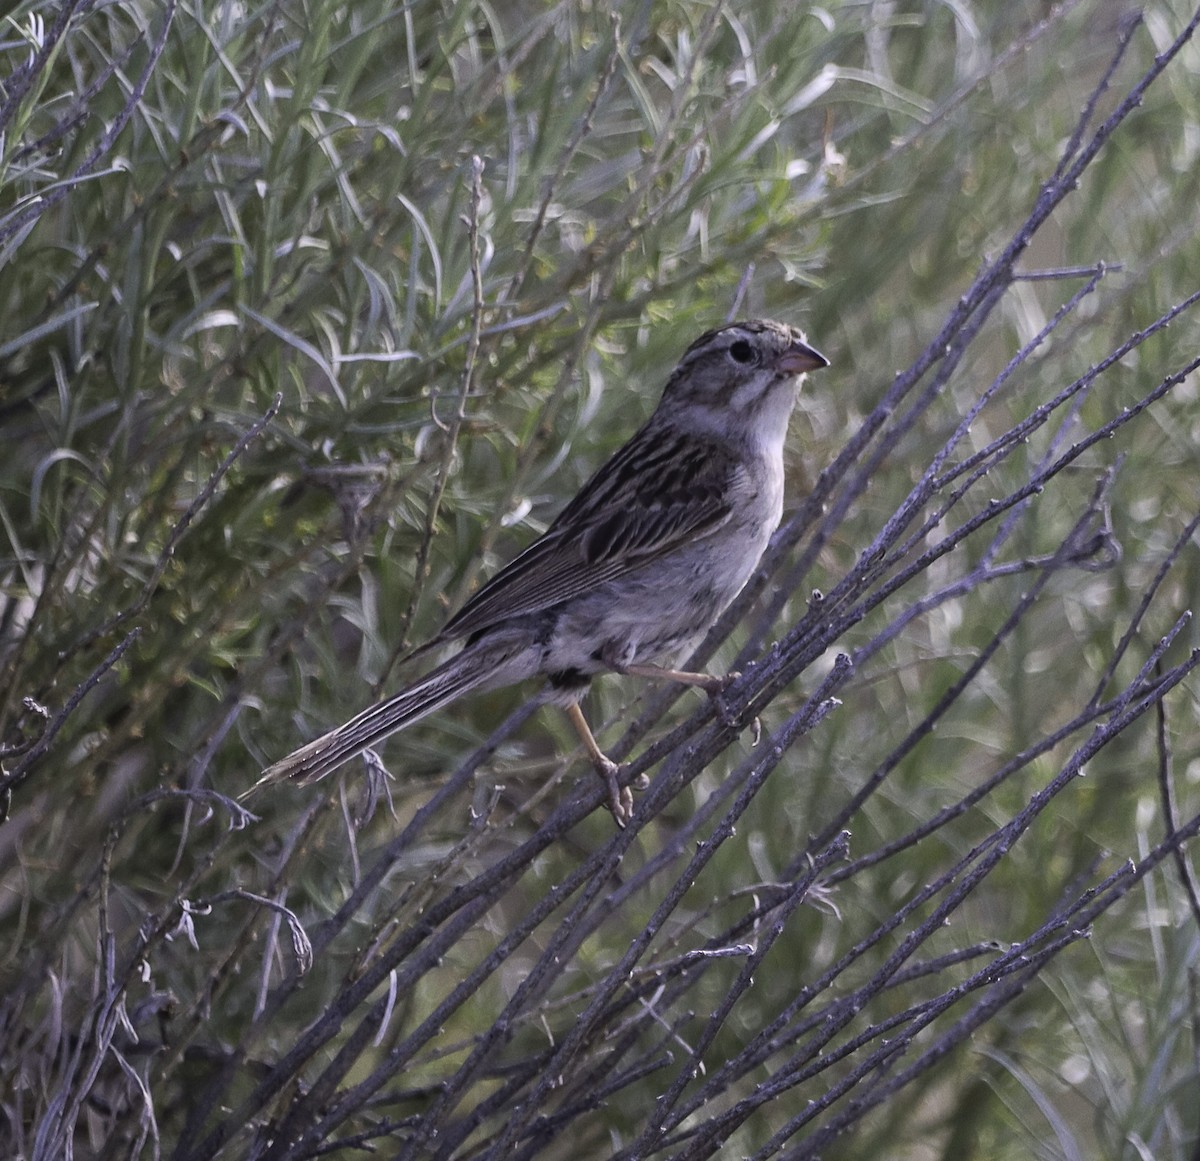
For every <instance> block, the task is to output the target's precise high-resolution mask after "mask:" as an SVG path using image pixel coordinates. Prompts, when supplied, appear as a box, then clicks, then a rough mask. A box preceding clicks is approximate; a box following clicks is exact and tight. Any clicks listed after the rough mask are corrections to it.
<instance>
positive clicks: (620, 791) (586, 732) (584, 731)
mask: <svg viewBox="0 0 1200 1161" xmlns="http://www.w3.org/2000/svg"><path fill="white" fill-rule="evenodd" d="M567 717H568V718H570V719H571V725H573V726H574V727H575V732H576V733H577V734H578V735H579V740H580V741H581V742H583V747H584V749H585V750H587V752H588V757H589V758H590V759H591V760H592V766H593V767H595V770H596V773H597V774H599V775H600V779H601V781H602V782H603V783H604V785H605V786H607V787H608V808H609V810H611V811H612V813H613V818H615V819H616V821H617V826H620V827H624V826H625V824H626V823H627V822H628V821H629V820H630V819H631V818H632V817H633V793H632V791H631V790H630V789H629V787H628V786H622V785H621V784H620V783H619V782H618V781H617V774H618V772H619V771H620V769H621V767H620V765H619V764H618V763H616V762H614V761H613V760H612V759H611V758H610V757H609V756H608V755H607V754H606V753H605V752H604V751H603V750H602V749H600V744H599V743H598V742H597V741H596V738H595V736H594V735H593V734H592V730H591V727H590V726H589V725H588V724H587V718H585V717H584V716H583V710H581V709H580V708H579V703H578V702H577V701H573V702H571V704H570V705H569V706H567Z"/></svg>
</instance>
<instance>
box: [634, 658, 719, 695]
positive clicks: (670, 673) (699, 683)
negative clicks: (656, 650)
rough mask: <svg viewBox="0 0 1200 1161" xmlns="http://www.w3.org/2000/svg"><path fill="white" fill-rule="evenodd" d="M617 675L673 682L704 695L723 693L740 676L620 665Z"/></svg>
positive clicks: (658, 666) (648, 666) (655, 666)
mask: <svg viewBox="0 0 1200 1161" xmlns="http://www.w3.org/2000/svg"><path fill="white" fill-rule="evenodd" d="M613 668H614V669H617V672H618V673H628V674H630V675H632V676H633V677H648V678H650V680H651V681H674V682H677V683H678V684H679V685H694V686H696V688H697V689H702V690H704V692H705V693H709V694H718V693H724V692H725V690H727V689H728V688H729V687H730V686H731V685H732V684H733V683H734V682H735V681H737V679H738V678H739V677H741V676H742V675H741V674H740V673H738V672H737V671H736V670H734V671H733V672H731V673H727V674H725V676H724V677H713V675H712V674H711V673H691V672H689V671H688V670H686V669H664V668H663V667H662V666H661V665H622V666H620V667H619V668H618V667H616V666H614V667H613Z"/></svg>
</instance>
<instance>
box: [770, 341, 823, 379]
mask: <svg viewBox="0 0 1200 1161" xmlns="http://www.w3.org/2000/svg"><path fill="white" fill-rule="evenodd" d="M828 366H829V360H828V359H827V358H825V356H824V355H822V354H821V352H820V351H818V350H817V349H816V348H815V347H810V346H809V345H808V344H807V343H806V342H804V341H803V340H801V339H793V340H792V344H791V346H789V347H788V349H787V350H786V351H784V352H783V354H782V355H780V356H779V358H778V359H777V360H776V363H775V368H776V370H778V371H782V372H783V373H784V374H785V375H799V374H800V373H801V372H803V371H819V370H820V369H821V368H822V367H828Z"/></svg>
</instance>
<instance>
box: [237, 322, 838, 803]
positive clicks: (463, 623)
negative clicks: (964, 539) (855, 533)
mask: <svg viewBox="0 0 1200 1161" xmlns="http://www.w3.org/2000/svg"><path fill="white" fill-rule="evenodd" d="M828 365H829V362H828V360H827V359H826V358H825V356H824V355H822V354H821V353H820V352H819V351H816V350H814V349H813V348H812V347H810V346H809V345H808V343H807V342H806V341H805V337H804V335H803V334H802V333H801V332H800V331H798V330H796V329H795V328H794V327H790V326H787V325H785V324H783V323H777V322H770V321H767V320H764V319H755V320H749V321H745V322H738V323H733V324H731V325H729V326H723V327H719V328H718V329H716V330H712V331H709V332H708V333H707V334H703V335H701V336H700V338H698V339H697V340H696V341H695V342H694V343H692V345H691V346H690V347H688V349H687V350H686V351H685V352H684V354H683V357H682V358H681V359H680V360H679V364H678V365H677V366H676V368H675V370H674V371H673V372H672V373H671V376H670V378H669V379H668V380H667V385H666V387H665V388H664V390H663V394H662V399H661V400H660V402H659V404H658V407H657V408H656V409H655V411H654V414H653V415H651V416H650V418H649V419H648V420H647V421H646V423H645V425H644V426H643V427H642V428H641V429H640V430H639V431H638V432H637V433H636V434H635V435H634V436H633V438H632V439H630V441H629V442H628V443H627V444H625V446H624V447H622V448H621V449H620V450H619V451H618V452H617V453H616V454H615V455H613V457H612V458H611V459H610V460H608V462H607V463H605V464H604V465H603V467H601V468H600V470H599V471H597V472H596V474H595V475H594V476H592V478H591V479H590V480H589V481H588V482H587V483H586V484H585V485H584V486H583V488H582V489H581V490H580V492H579V494H578V495H577V496H576V497H575V499H574V500H572V501H571V503H570V504H568V505H567V506H566V508H564V509H563V511H562V512H561V513H560V514H559V516H558V518H557V519H556V520H555V521H554V523H553V524H551V525H550V527H549V528H548V529H547V530H546V532H545V533H544V534H543V535H542V536H541V537H539V538H538V539H537V540H536V541H534V543H533V544H531V545H530V546H529V547H528V548H527V549H525V551H524V552H522V553H521V554H520V555H519V556H517V557H516V559H515V560H513V561H512V562H511V563H510V564H509V565H507V566H506V567H505V568H503V569H501V570H500V572H498V573H497V574H496V575H495V576H494V577H492V578H491V580H489V581H488V582H487V583H486V584H484V585H483V587H482V588H481V589H480V590H479V591H478V592H477V593H475V595H474V596H473V597H471V599H470V600H469V601H467V603H466V604H465V605H464V606H463V608H462V609H461V610H460V611H459V612H458V613H457V614H456V615H455V616H454V617H452V618H451V619H450V620H449V622H448V623H447V624H446V626H445V628H443V629H442V631H441V632H440V633H438V635H437V636H436V637H434V638H433V639H432V640H431V641H429V642H428V643H427V644H426V645H424V646H422V647H421V648H420V649H419V650H417V653H424V652H426V651H428V650H430V649H433V648H435V647H437V646H440V645H443V644H447V643H449V642H453V641H460V640H463V641H465V644H464V646H463V648H462V649H461V650H460V651H459V652H458V653H457V654H455V655H454V656H453V657H451V658H450V659H449V660H448V661H444V662H443V663H442V664H440V665H438V666H437V667H436V668H434V669H433V670H431V671H430V672H429V673H427V674H426V675H425V676H424V677H421V678H420V679H418V680H417V681H415V682H413V683H412V684H411V685H409V686H408V687H407V688H405V689H402V690H401V691H400V692H399V693H396V694H393V695H392V696H391V697H389V698H387V699H385V700H384V701H381V702H379V703H378V704H377V705H373V706H371V707H370V708H369V709H366V710H363V712H362V713H360V714H358V716H357V717H354V718H351V719H350V721H348V722H346V724H345V725H342V726H338V728H337V729H335V730H331V731H330V732H329V733H327V734H323V735H322V736H321V737H319V738H317V739H316V740H315V741H312V742H309V743H308V745H306V746H302V747H301V748H300V749H299V750H297V751H296V752H295V753H293V754H289V755H288V756H287V757H286V758H284V759H282V760H281V761H279V762H276V763H275V765H273V766H271V767H269V768H268V769H267V770H265V771H264V772H263V775H262V777H261V779H260V780H259V782H258V783H256V785H255V786H254V787H252V788H251V789H258V787H261V786H264V785H268V784H270V783H274V782H283V781H286V780H291V781H295V782H301V783H307V782H313V781H315V780H316V779H318V778H323V777H324V776H325V775H326V774H329V773H330V772H331V771H333V770H336V769H337V768H338V767H339V766H341V765H342V764H343V763H344V762H347V761H349V760H350V759H351V758H353V757H354V756H355V755H356V754H359V753H361V752H362V751H363V750H366V749H368V748H370V747H373V746H375V745H377V744H378V743H379V742H381V741H382V740H383V739H384V738H386V737H387V736H388V735H389V734H393V733H395V732H396V731H397V730H400V729H403V728H404V727H405V726H408V725H411V724H412V723H413V722H415V721H418V720H420V719H421V718H423V717H425V716H426V715H428V714H431V713H433V712H434V711H435V710H438V709H441V708H442V707H443V706H445V705H447V704H449V703H450V702H452V701H454V700H456V699H457V698H459V697H462V696H463V694H465V693H468V692H470V691H471V690H474V689H487V688H491V687H494V686H501V685H510V684H512V683H514V682H518V681H524V680H525V679H527V678H531V677H538V676H540V677H544V678H546V679H547V690H546V693H545V695H544V697H545V700H547V701H551V702H555V703H557V704H559V705H562V706H563V707H565V709H566V711H567V714H568V716H569V717H570V719H571V722H572V724H573V725H574V727H575V729H576V730H577V731H578V733H579V736H580V738H581V739H582V741H583V744H584V746H585V747H586V749H587V752H588V755H589V757H590V758H591V761H592V764H593V766H595V768H596V771H597V772H598V773H599V775H600V777H601V778H602V779H603V781H604V784H605V786H606V788H607V790H608V802H609V805H610V807H611V809H612V812H613V815H614V817H615V818H616V820H617V822H618V823H620V824H621V825H624V824H625V823H626V822H627V821H628V820H629V818H630V817H631V816H632V813H633V797H632V795H631V794H630V791H629V788H628V787H627V786H622V785H621V782H620V779H619V771H620V767H619V766H618V765H617V764H616V763H615V762H613V761H612V760H611V759H609V758H608V757H607V756H606V755H605V754H604V752H603V751H602V750H601V749H600V746H599V745H598V744H597V742H596V739H595V738H594V737H593V736H592V732H591V730H590V729H589V728H588V724H587V721H586V719H585V718H584V716H583V712H582V710H580V708H579V701H580V698H581V697H582V696H583V694H584V691H585V690H586V689H587V687H588V684H589V683H590V682H591V680H592V678H593V677H595V676H596V675H597V674H601V673H606V672H614V673H626V674H635V675H637V676H640V677H647V678H654V679H660V680H668V681H676V682H682V683H684V684H687V685H695V686H699V687H700V688H702V689H705V690H708V691H709V692H712V693H715V692H719V691H720V690H721V689H723V688H724V687H725V685H726V684H727V683H728V681H729V680H730V678H728V677H712V676H709V675H708V674H703V673H689V672H686V671H684V670H680V669H677V668H674V666H676V665H678V664H679V663H680V662H681V661H682V660H684V659H685V658H686V657H687V656H688V654H689V653H691V651H692V650H693V649H695V647H696V646H697V645H698V644H699V643H700V641H701V639H702V638H703V637H704V635H705V633H706V632H707V631H708V629H709V628H710V627H711V625H712V624H713V622H714V621H716V619H717V617H718V616H720V614H721V612H722V611H723V610H724V609H725V607H726V606H727V605H728V604H729V603H730V601H732V600H733V598H734V597H736V596H737V594H738V593H739V592H740V591H741V589H742V586H743V585H744V584H745V583H746V581H747V580H749V578H750V575H751V573H752V572H753V571H754V569H755V566H756V565H757V564H758V561H759V558H760V557H761V556H762V553H763V550H764V549H765V548H766V546H767V541H768V540H769V539H770V536H771V533H772V532H774V531H775V529H776V527H777V526H778V524H779V520H780V516H781V514H782V511H783V445H784V439H785V436H786V434H787V427H788V420H789V417H790V416H791V413H792V408H793V406H794V404H795V401H796V396H797V394H798V390H799V384H800V381H801V380H802V379H803V378H804V374H805V372H808V371H815V370H817V369H819V368H821V367H826V366H828ZM414 656H415V654H414Z"/></svg>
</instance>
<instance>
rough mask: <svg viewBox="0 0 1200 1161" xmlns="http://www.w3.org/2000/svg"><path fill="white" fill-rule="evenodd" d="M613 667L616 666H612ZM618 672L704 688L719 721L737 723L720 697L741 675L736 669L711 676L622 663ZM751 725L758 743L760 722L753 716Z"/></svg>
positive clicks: (658, 666)
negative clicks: (718, 715) (714, 705)
mask: <svg viewBox="0 0 1200 1161" xmlns="http://www.w3.org/2000/svg"><path fill="white" fill-rule="evenodd" d="M614 668H616V667H615V666H614ZM618 672H619V673H628V674H632V675H633V676H634V677H648V678H650V680H652V681H674V682H677V683H678V684H679V685H694V686H695V687H696V688H697V689H702V690H704V692H705V693H707V694H708V696H709V697H711V698H712V699H713V701H714V702H715V703H716V706H717V713H718V714H720V716H721V721H723V722H724V723H725V725H727V726H729V727H730V728H731V729H736V728H737V727H738V725H739V723H738V722H737V720H736V719H735V718H734V716H733V714H731V713H730V712H729V707H728V706H727V705H726V704H725V701H724V699H723V698H722V697H721V694H723V693H724V692H725V691H726V690H727V689H728V688H729V687H730V686H731V685H732V684H733V683H734V682H735V681H737V679H738V678H739V677H741V676H742V675H741V674H740V673H739V672H738V671H737V670H736V669H732V670H730V671H729V672H728V673H726V674H725V675H724V676H723V677H713V676H712V674H710V673H691V672H689V671H688V670H686V669H664V668H663V667H662V666H661V665H623V666H621V667H620V668H619V669H618ZM752 725H753V729H754V744H755V745H758V739H759V737H760V736H761V734H762V723H761V722H759V720H758V718H757V717H755V719H754V721H753V723H752Z"/></svg>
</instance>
